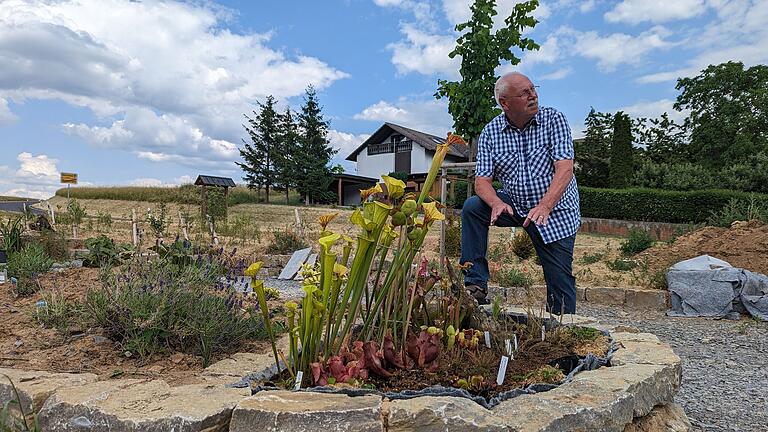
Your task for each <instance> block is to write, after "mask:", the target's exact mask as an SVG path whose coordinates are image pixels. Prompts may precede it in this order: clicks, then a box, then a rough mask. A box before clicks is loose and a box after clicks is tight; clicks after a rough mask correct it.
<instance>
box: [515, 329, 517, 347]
mask: <svg viewBox="0 0 768 432" xmlns="http://www.w3.org/2000/svg"><path fill="white" fill-rule="evenodd" d="M515 351H517V333H515Z"/></svg>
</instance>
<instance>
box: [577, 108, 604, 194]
mask: <svg viewBox="0 0 768 432" xmlns="http://www.w3.org/2000/svg"><path fill="white" fill-rule="evenodd" d="M612 123H613V116H612V115H610V114H608V113H602V112H598V111H595V109H594V108H592V109H591V110H590V111H589V114H588V115H587V118H586V119H585V120H584V124H585V125H586V126H587V130H586V132H585V136H584V139H581V140H575V141H574V147H575V148H574V150H575V152H576V161H575V162H576V163H575V167H574V172H575V175H576V178H577V179H579V184H580V185H582V186H591V187H608V170H609V165H610V153H609V149H610V148H611V136H612V128H613V125H612Z"/></svg>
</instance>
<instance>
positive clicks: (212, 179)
mask: <svg viewBox="0 0 768 432" xmlns="http://www.w3.org/2000/svg"><path fill="white" fill-rule="evenodd" d="M195 186H219V187H235V181H234V180H232V179H231V178H229V177H216V176H209V175H199V176H197V180H195Z"/></svg>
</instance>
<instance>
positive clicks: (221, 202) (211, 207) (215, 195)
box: [205, 188, 227, 223]
mask: <svg viewBox="0 0 768 432" xmlns="http://www.w3.org/2000/svg"><path fill="white" fill-rule="evenodd" d="M205 198H206V201H207V203H206V207H205V211H206V213H207V215H208V216H210V218H211V220H212V221H213V222H214V223H216V222H219V221H226V220H227V200H226V198H225V197H224V190H222V189H221V188H212V189H208V190H207V191H206V192H205Z"/></svg>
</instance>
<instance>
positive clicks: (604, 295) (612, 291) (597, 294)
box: [585, 287, 625, 306]
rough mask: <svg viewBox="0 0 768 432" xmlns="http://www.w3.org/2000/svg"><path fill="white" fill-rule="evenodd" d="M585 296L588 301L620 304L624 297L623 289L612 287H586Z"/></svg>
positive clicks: (622, 302)
mask: <svg viewBox="0 0 768 432" xmlns="http://www.w3.org/2000/svg"><path fill="white" fill-rule="evenodd" d="M585 296H586V300H587V301H588V302H590V303H598V304H602V305H607V306H622V305H623V304H624V299H625V290H624V289H623V288H613V287H588V288H587V291H586V294H585Z"/></svg>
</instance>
